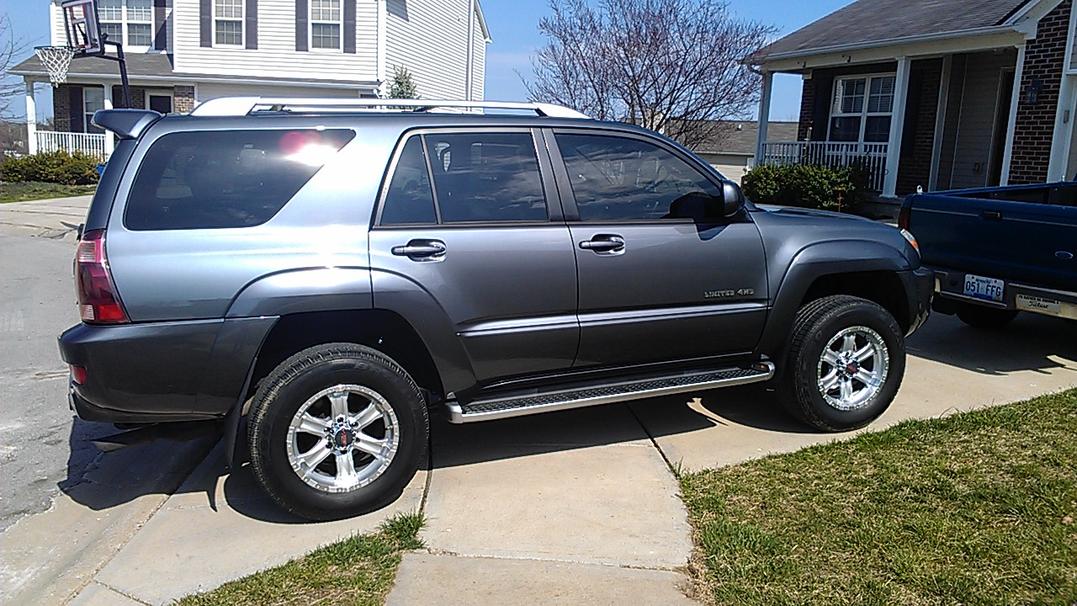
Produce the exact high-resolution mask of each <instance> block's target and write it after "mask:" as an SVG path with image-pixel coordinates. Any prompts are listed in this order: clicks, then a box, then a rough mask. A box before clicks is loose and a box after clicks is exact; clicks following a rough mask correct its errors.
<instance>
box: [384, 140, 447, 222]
mask: <svg viewBox="0 0 1077 606" xmlns="http://www.w3.org/2000/svg"><path fill="white" fill-rule="evenodd" d="M437 222H438V219H437V215H436V214H435V212H434V194H433V192H432V191H431V190H430V175H429V173H428V172H427V167H426V158H425V157H424V155H423V144H422V141H421V140H420V139H419V137H412V138H411V139H408V142H407V143H406V144H405V145H404V151H402V152H401V153H400V159H399V160H397V163H396V170H395V171H393V180H392V181H391V182H390V183H389V190H388V191H387V192H386V193H385V206H384V208H383V209H382V211H381V223H382V225H408V224H414V223H437Z"/></svg>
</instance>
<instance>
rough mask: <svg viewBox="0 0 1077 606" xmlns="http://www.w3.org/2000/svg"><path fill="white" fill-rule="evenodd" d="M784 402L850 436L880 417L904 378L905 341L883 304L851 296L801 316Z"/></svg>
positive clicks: (823, 302) (812, 306)
mask: <svg viewBox="0 0 1077 606" xmlns="http://www.w3.org/2000/svg"><path fill="white" fill-rule="evenodd" d="M786 363H787V368H786V370H785V373H784V375H783V377H782V379H781V384H780V386H779V388H780V393H781V397H782V402H783V404H784V405H785V406H786V408H787V409H788V410H789V411H790V412H791V413H792V414H793V415H794V416H796V417H797V418H799V419H801V420H802V421H804V422H805V423H808V424H809V425H811V426H813V427H815V428H817V429H821V430H823V431H846V430H849V429H855V428H857V427H862V426H864V425H867V424H868V423H870V422H871V421H873V420H875V419H876V418H878V416H879V415H881V414H882V413H883V411H885V410H886V409H887V408H888V407H889V406H890V402H892V401H893V399H894V396H895V395H896V394H897V390H898V387H899V386H900V385H901V379H902V376H903V375H904V373H905V340H904V336H903V333H902V330H901V327H900V326H898V323H897V321H896V320H894V317H893V316H891V315H890V313H889V312H888V311H886V310H885V309H883V308H882V307H881V306H879V305H878V304H876V303H874V302H872V301H868V300H865V299H860V298H857V297H850V296H846V295H835V296H830V297H824V298H822V299H817V300H815V301H811V302H809V303H808V304H806V305H805V306H804V307H802V308H801V309H800V311H798V312H797V316H796V320H795V322H794V323H793V338H792V341H791V343H790V347H789V352H788V358H787V361H786Z"/></svg>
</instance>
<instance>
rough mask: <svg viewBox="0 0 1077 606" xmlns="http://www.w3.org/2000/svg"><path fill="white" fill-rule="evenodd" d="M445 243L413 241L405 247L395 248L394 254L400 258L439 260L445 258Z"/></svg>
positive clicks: (439, 241) (438, 241) (393, 249)
mask: <svg viewBox="0 0 1077 606" xmlns="http://www.w3.org/2000/svg"><path fill="white" fill-rule="evenodd" d="M445 250H446V247H445V243H444V242H442V241H441V240H412V241H410V242H408V243H407V244H405V245H403V246H394V247H393V248H392V253H393V254H394V255H396V256H398V257H407V258H409V259H412V260H416V259H438V258H441V257H444V256H445Z"/></svg>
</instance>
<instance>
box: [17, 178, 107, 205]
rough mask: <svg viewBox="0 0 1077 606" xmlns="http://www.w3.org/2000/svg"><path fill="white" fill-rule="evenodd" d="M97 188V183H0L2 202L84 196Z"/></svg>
mask: <svg viewBox="0 0 1077 606" xmlns="http://www.w3.org/2000/svg"><path fill="white" fill-rule="evenodd" d="M96 188H97V186H96V185H61V184H59V183H42V182H40V181H20V182H17V183H0V204H2V203H4V202H23V201H25V200H44V199H46V198H66V197H68V196H82V195H85V194H92V193H93V192H94V189H96Z"/></svg>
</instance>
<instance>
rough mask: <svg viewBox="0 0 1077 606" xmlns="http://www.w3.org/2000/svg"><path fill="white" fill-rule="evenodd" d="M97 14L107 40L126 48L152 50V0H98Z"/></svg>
mask: <svg viewBox="0 0 1077 606" xmlns="http://www.w3.org/2000/svg"><path fill="white" fill-rule="evenodd" d="M97 14H98V19H100V22H101V32H102V33H104V34H106V35H107V36H108V39H109V40H111V41H113V42H119V43H120V44H123V45H124V46H127V47H128V48H135V47H138V48H147V49H148V48H153V1H152V0H99V2H98V4H97ZM125 30H126V31H125Z"/></svg>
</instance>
